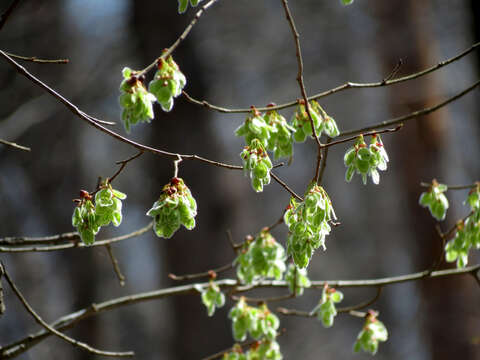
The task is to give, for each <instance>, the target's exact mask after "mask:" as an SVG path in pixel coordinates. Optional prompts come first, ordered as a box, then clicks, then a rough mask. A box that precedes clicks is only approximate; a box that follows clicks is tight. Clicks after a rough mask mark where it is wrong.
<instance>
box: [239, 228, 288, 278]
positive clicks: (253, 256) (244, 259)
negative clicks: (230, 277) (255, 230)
mask: <svg viewBox="0 0 480 360" xmlns="http://www.w3.org/2000/svg"><path fill="white" fill-rule="evenodd" d="M285 260H286V255H285V250H284V249H283V246H282V245H280V244H279V243H278V242H276V241H275V238H274V237H273V236H272V235H271V234H270V233H269V232H268V231H266V230H262V231H260V233H259V234H258V235H257V237H256V238H255V239H253V238H252V237H249V238H247V240H246V241H245V243H244V244H243V246H242V248H241V249H240V254H239V255H238V257H237V259H236V260H235V264H237V277H238V279H239V280H240V281H241V282H243V283H246V284H251V283H252V282H253V281H255V280H258V279H262V278H275V279H277V280H280V279H281V278H282V276H283V273H284V272H285V268H286V266H285Z"/></svg>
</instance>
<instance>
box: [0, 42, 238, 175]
mask: <svg viewBox="0 0 480 360" xmlns="http://www.w3.org/2000/svg"><path fill="white" fill-rule="evenodd" d="M0 55H1V56H3V57H4V58H5V59H6V60H7V61H8V62H9V63H10V64H11V65H12V66H13V67H14V68H15V69H16V70H17V72H18V73H19V74H21V75H23V76H25V77H26V78H27V79H29V80H30V81H32V82H33V83H34V84H35V85H38V86H39V87H41V88H42V89H44V90H45V91H47V92H48V93H49V94H50V95H52V96H53V97H54V98H56V99H57V100H58V101H60V102H61V103H63V104H64V105H65V106H66V107H67V108H68V109H69V110H70V111H71V112H72V113H73V114H74V115H76V116H78V117H79V118H80V119H82V120H84V121H86V122H87V123H88V124H89V125H91V126H93V127H94V128H96V129H97V130H100V131H101V132H103V133H105V134H107V135H109V136H111V137H113V138H115V139H116V140H118V141H120V142H123V143H125V144H128V145H130V146H132V147H134V148H136V149H138V150H141V151H145V152H150V153H152V154H155V155H161V156H167V157H170V158H175V159H176V158H178V156H180V157H182V158H183V159H184V160H197V161H201V162H204V163H206V164H210V165H214V166H218V167H223V168H226V169H233V170H242V169H243V167H242V166H237V165H229V164H224V163H221V162H218V161H213V160H209V159H206V158H203V157H201V156H197V155H185V154H177V153H172V152H169V151H164V150H159V149H155V148H153V147H150V146H146V145H142V144H140V143H137V142H135V141H133V140H130V139H127V138H126V137H124V136H122V135H120V134H118V133H116V132H114V131H112V130H110V129H107V128H106V127H104V126H102V125H101V124H100V123H99V121H97V120H95V119H94V118H92V117H91V116H89V115H87V114H86V113H84V112H83V111H81V110H80V109H79V108H78V107H77V106H76V105H74V104H73V103H71V102H70V101H69V100H67V99H66V98H65V97H63V96H62V95H60V94H59V93H58V92H56V91H55V90H53V89H52V88H50V87H49V86H48V85H46V84H45V83H43V82H42V81H41V80H39V79H38V78H36V77H35V76H33V75H32V74H31V73H29V72H28V71H27V70H26V69H25V68H24V67H23V66H21V65H20V64H18V63H17V62H16V61H15V60H13V59H12V58H11V57H9V56H8V55H7V54H6V53H5V52H4V51H2V50H0Z"/></svg>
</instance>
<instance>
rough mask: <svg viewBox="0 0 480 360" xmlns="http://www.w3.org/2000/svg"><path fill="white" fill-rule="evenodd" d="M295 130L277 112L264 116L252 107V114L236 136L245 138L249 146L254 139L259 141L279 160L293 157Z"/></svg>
mask: <svg viewBox="0 0 480 360" xmlns="http://www.w3.org/2000/svg"><path fill="white" fill-rule="evenodd" d="M270 105H272V104H270ZM272 106H273V105H272ZM294 130H295V129H294V128H293V127H292V126H290V125H289V124H288V123H287V120H285V118H284V117H283V116H282V115H280V114H279V113H278V112H277V111H275V110H269V111H267V112H266V113H265V114H264V115H262V114H261V113H260V112H259V111H258V110H257V109H255V108H254V107H252V113H251V114H250V115H249V116H248V117H247V118H246V119H245V122H244V123H243V124H242V125H240V126H239V127H238V128H237V129H236V130H235V135H236V136H243V137H245V144H246V145H249V144H250V143H251V142H252V140H253V139H258V140H259V141H260V142H261V143H262V145H263V147H264V148H265V149H267V150H268V151H272V152H273V154H274V158H275V159H278V158H281V157H290V156H292V155H293V141H292V132H293V131H294Z"/></svg>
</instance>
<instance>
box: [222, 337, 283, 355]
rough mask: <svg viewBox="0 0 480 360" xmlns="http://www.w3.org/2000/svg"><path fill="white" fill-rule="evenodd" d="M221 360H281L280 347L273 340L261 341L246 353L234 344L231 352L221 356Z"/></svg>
mask: <svg viewBox="0 0 480 360" xmlns="http://www.w3.org/2000/svg"><path fill="white" fill-rule="evenodd" d="M222 359H223V360H282V359H283V356H282V353H281V352H280V346H279V345H278V343H277V342H276V341H275V340H268V339H263V340H261V341H257V342H255V343H254V344H253V345H252V346H251V347H250V349H249V350H248V351H247V352H245V353H244V352H243V349H242V346H241V345H239V344H235V345H234V346H233V348H232V351H230V352H228V353H225V354H223V358H222Z"/></svg>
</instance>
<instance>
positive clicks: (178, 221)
mask: <svg viewBox="0 0 480 360" xmlns="http://www.w3.org/2000/svg"><path fill="white" fill-rule="evenodd" d="M147 215H148V216H151V217H153V219H154V227H153V228H154V231H155V234H157V236H158V237H163V238H166V239H170V238H171V237H172V236H173V234H174V233H175V232H176V231H177V230H178V229H179V228H180V225H183V226H185V227H186V228H187V229H188V230H192V229H193V228H194V227H195V216H196V215H197V203H196V201H195V199H194V198H193V196H192V194H191V192H190V189H189V188H188V187H187V186H186V185H185V183H184V181H183V180H182V179H181V178H177V177H174V178H173V179H172V180H170V182H169V183H168V184H166V185H165V186H164V187H163V189H162V194H161V195H160V198H159V199H158V200H157V201H155V203H154V204H153V206H152V208H151V209H150V210H149V211H148V212H147Z"/></svg>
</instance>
